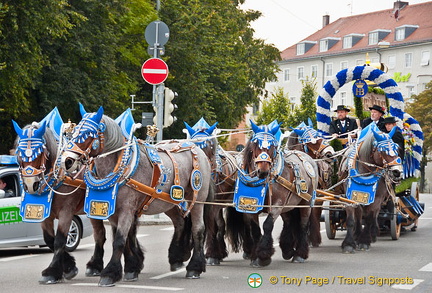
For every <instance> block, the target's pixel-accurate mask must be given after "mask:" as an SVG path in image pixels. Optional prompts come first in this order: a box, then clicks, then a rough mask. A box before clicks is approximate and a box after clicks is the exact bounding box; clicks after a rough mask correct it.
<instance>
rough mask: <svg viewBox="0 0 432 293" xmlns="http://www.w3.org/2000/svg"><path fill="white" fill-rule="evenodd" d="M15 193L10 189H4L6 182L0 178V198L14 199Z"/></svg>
mask: <svg viewBox="0 0 432 293" xmlns="http://www.w3.org/2000/svg"><path fill="white" fill-rule="evenodd" d="M14 196H15V193H14V192H13V190H12V189H6V182H5V181H4V180H3V179H2V178H0V198H5V197H14Z"/></svg>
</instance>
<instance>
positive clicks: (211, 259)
mask: <svg viewBox="0 0 432 293" xmlns="http://www.w3.org/2000/svg"><path fill="white" fill-rule="evenodd" d="M207 264H208V265H211V266H218V265H220V260H219V259H218V258H215V257H209V258H208V259H207Z"/></svg>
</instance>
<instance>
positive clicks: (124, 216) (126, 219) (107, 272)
mask: <svg viewBox="0 0 432 293" xmlns="http://www.w3.org/2000/svg"><path fill="white" fill-rule="evenodd" d="M117 202H119V200H117ZM117 208H118V207H117ZM116 213H117V214H118V218H117V223H115V222H114V219H112V218H113V217H112V216H111V217H110V218H109V219H110V222H111V225H112V226H113V232H114V231H115V233H113V236H114V239H113V244H112V245H113V252H112V256H111V259H110V261H109V263H108V265H107V266H106V267H105V268H104V269H103V270H102V272H101V276H100V280H99V286H100V287H111V286H114V283H115V282H118V281H120V280H121V278H122V264H121V256H122V254H123V252H124V249H125V245H126V239H127V237H128V235H129V230H130V229H131V226H132V222H133V220H134V211H133V210H132V209H130V210H128V211H124V210H121V209H118V210H116ZM115 225H116V226H115Z"/></svg>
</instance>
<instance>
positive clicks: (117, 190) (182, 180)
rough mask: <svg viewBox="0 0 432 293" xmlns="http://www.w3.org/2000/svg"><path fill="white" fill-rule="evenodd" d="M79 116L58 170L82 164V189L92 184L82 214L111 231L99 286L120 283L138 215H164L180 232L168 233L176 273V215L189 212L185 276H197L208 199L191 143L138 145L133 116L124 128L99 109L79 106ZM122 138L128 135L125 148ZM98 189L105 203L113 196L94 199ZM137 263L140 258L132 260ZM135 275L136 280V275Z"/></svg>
mask: <svg viewBox="0 0 432 293" xmlns="http://www.w3.org/2000/svg"><path fill="white" fill-rule="evenodd" d="M80 112H81V115H82V120H81V121H80V123H79V124H78V125H77V127H76V128H75V130H74V133H73V138H72V141H71V142H70V144H69V147H68V148H67V149H66V150H65V152H64V153H63V154H62V167H63V168H64V169H65V170H66V171H67V172H72V171H75V170H77V168H78V167H79V166H80V165H82V166H87V167H86V171H85V173H84V179H85V180H86V183H87V186H88V188H89V186H93V187H92V188H93V189H90V192H91V194H90V196H92V197H93V198H94V199H93V200H89V201H88V202H86V204H85V208H86V205H87V204H88V215H89V216H93V217H99V216H103V217H105V218H108V220H109V222H110V223H111V225H112V226H113V227H114V232H115V233H114V239H113V253H112V256H111V259H110V261H109V263H108V264H107V266H106V267H105V268H104V269H103V270H102V272H101V277H100V281H99V286H114V283H115V282H117V281H119V280H120V279H121V276H122V265H121V262H120V258H121V254H122V253H123V251H124V249H125V244H126V243H125V242H126V237H127V235H128V234H131V233H136V230H135V231H132V230H131V226H132V225H133V223H134V222H136V221H137V219H138V216H139V215H141V214H142V213H143V214H147V215H154V214H159V213H161V212H166V213H167V214H169V216H170V217H171V219H172V220H173V222H174V223H175V225H176V224H177V225H178V226H179V227H176V230H179V231H180V232H181V233H179V234H177V235H176V234H175V235H174V237H173V239H172V242H171V246H170V248H169V262H170V264H171V269H172V270H175V269H178V268H179V267H180V266H181V265H183V261H184V260H185V254H184V253H183V254H181V255H176V253H178V252H179V251H184V250H185V249H186V248H185V245H184V242H183V241H182V240H184V238H182V236H181V235H183V234H182V232H183V231H182V229H183V228H184V227H182V225H184V220H183V217H182V214H184V215H185V214H190V217H191V222H192V223H191V225H192V227H191V229H192V237H193V254H192V258H191V260H190V262H189V264H188V265H187V267H186V271H187V272H186V278H191V279H196V278H199V277H200V274H201V273H202V272H205V265H206V263H205V257H204V251H203V246H204V236H205V234H204V230H205V227H204V215H203V210H204V202H205V201H206V200H207V198H208V197H210V196H211V193H210V194H209V191H210V186H211V169H210V165H209V162H208V160H207V157H206V155H205V154H204V152H203V151H202V150H200V149H199V148H197V147H196V146H195V145H194V144H192V143H179V142H176V141H169V142H165V143H159V144H158V145H155V146H151V145H147V144H143V143H139V142H138V141H137V140H136V138H135V137H133V135H132V133H133V131H134V129H133V128H134V125H135V124H134V122H133V118H130V119H129V120H127V119H126V120H124V121H125V122H124V123H125V124H122V125H121V126H120V125H119V124H118V123H117V122H116V121H114V120H113V119H111V118H109V117H108V116H105V115H103V108H102V107H100V108H99V109H98V111H97V112H94V113H87V112H86V111H85V109H84V107H83V106H82V105H81V104H80ZM126 112H128V115H127V117H131V116H132V115H131V112H130V110H129V111H126ZM126 112H125V113H126ZM122 116H123V115H122ZM131 119H132V122H131V121H130V120H131ZM122 123H123V122H122ZM131 128H132V130H131ZM125 130H126V132H125ZM125 136H129V137H130V139H128V140H127V141H126V144H125ZM89 163H90V164H89ZM179 166H181V168H179ZM92 167H94V169H93V168H92ZM94 170H97V174H96V173H95V171H94ZM99 191H100V192H102V193H103V192H106V193H108V199H111V198H112V197H114V200H113V201H112V202H109V203H106V202H102V201H98V200H97V196H98V194H99V193H98V192H99ZM92 194H93V195H92ZM99 195H100V194H99ZM104 198H107V197H104ZM177 228H179V229H177ZM186 240H188V239H186ZM189 256H190V251H189V255H188V256H187V257H189ZM131 257H132V256H131ZM186 260H187V258H186ZM142 261H143V258H141V259H136V260H135V262H140V263H142ZM125 269H126V268H125ZM135 274H136V276H137V275H138V274H139V271H136V272H135Z"/></svg>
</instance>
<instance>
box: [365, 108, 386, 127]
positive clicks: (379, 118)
mask: <svg viewBox="0 0 432 293" xmlns="http://www.w3.org/2000/svg"><path fill="white" fill-rule="evenodd" d="M369 110H370V111H371V116H370V118H366V119H364V120H363V121H362V123H361V127H362V128H365V127H366V126H368V125H369V124H371V123H372V122H373V123H376V125H377V126H378V128H379V129H380V130H381V131H384V129H385V127H384V123H383V121H384V118H383V115H384V114H385V108H384V107H381V106H378V105H373V106H372V107H369Z"/></svg>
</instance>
